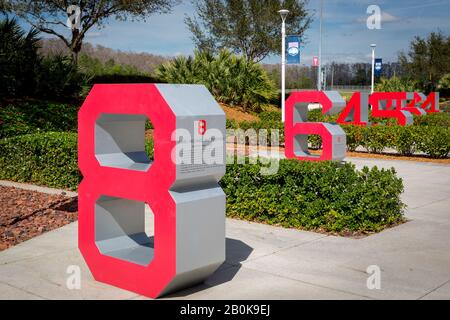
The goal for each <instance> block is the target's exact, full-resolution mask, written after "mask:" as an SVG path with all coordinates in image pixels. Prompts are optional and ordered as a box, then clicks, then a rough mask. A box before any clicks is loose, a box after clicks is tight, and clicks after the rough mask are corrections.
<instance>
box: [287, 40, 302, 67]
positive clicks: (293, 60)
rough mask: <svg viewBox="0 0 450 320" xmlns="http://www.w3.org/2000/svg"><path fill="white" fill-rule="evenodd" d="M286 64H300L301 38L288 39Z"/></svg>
mask: <svg viewBox="0 0 450 320" xmlns="http://www.w3.org/2000/svg"><path fill="white" fill-rule="evenodd" d="M286 62H287V64H299V63H300V37H299V36H287V37H286Z"/></svg>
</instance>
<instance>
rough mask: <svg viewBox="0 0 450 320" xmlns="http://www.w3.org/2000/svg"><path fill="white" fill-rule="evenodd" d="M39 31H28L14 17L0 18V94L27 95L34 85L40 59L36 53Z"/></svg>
mask: <svg viewBox="0 0 450 320" xmlns="http://www.w3.org/2000/svg"><path fill="white" fill-rule="evenodd" d="M38 34H39V32H38V31H37V30H36V29H34V28H32V29H31V30H30V31H29V32H28V33H25V31H24V30H23V29H22V28H21V27H20V25H19V24H18V23H17V21H16V19H9V18H6V19H4V20H1V21H0V79H1V80H0V94H1V95H2V96H15V95H18V94H20V95H27V94H30V93H32V91H33V89H34V81H35V76H34V75H35V73H36V68H37V65H38V61H39V56H38V53H37V50H38V46H39V45H38V43H39V40H40V38H39V37H38Z"/></svg>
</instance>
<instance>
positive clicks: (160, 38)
mask: <svg viewBox="0 0 450 320" xmlns="http://www.w3.org/2000/svg"><path fill="white" fill-rule="evenodd" d="M373 4H374V5H378V6H379V7H380V8H381V10H382V12H383V15H382V29H380V30H369V29H368V28H367V26H366V19H367V17H368V16H369V15H368V14H367V13H366V11H367V7H368V6H369V5H373ZM319 5H320V1H319V0H309V4H308V10H310V12H311V13H312V14H313V15H314V22H313V23H312V25H311V27H310V29H309V30H308V31H307V32H306V37H305V43H304V44H303V48H302V63H303V64H308V65H309V64H311V60H312V56H314V55H317V53H318V43H319V42H318V35H319V21H318V17H319ZM193 13H194V9H193V7H192V5H191V3H190V0H182V3H181V4H180V5H178V6H176V7H175V8H174V9H173V12H172V13H171V14H165V15H153V16H151V17H149V18H148V20H147V21H146V22H131V21H125V22H121V21H116V20H114V19H111V20H109V21H108V23H107V24H106V25H105V26H104V27H103V28H101V29H98V28H93V29H92V30H91V31H90V32H89V33H88V35H87V38H86V41H88V42H91V43H93V44H100V45H103V46H106V47H110V48H114V49H120V50H125V51H134V52H149V53H153V54H160V55H169V56H174V55H178V54H191V53H192V52H193V50H194V46H193V44H192V41H191V35H190V33H189V31H188V30H187V28H186V26H185V24H184V17H185V16H186V15H192V14H193ZM449 13H450V0H427V1H424V0H324V19H323V49H322V53H323V62H325V63H326V62H330V61H341V62H362V61H366V62H369V61H370V48H369V45H370V44H371V43H376V44H377V56H378V57H381V58H383V59H384V60H385V61H395V60H396V57H397V53H398V52H399V51H400V50H402V49H407V48H408V45H409V42H410V41H411V39H413V37H414V36H416V35H419V36H426V35H427V34H429V33H430V32H431V31H437V30H442V31H443V32H444V33H446V34H449V33H450V32H449V31H450V18H449ZM279 59H280V58H279V56H272V57H269V58H267V59H266V60H265V61H264V62H267V63H276V62H278V61H279Z"/></svg>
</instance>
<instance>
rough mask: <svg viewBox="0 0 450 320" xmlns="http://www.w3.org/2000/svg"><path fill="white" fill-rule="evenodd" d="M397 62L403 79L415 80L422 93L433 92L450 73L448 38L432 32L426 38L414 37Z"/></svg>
mask: <svg viewBox="0 0 450 320" xmlns="http://www.w3.org/2000/svg"><path fill="white" fill-rule="evenodd" d="M399 62H400V65H401V68H402V69H403V70H404V71H405V77H406V78H409V79H416V80H417V81H418V85H419V87H420V89H421V90H422V91H425V92H430V91H434V90H435V89H436V87H437V86H438V82H439V80H441V78H442V77H443V76H444V75H445V74H447V73H449V72H450V36H446V35H444V34H443V33H442V32H432V33H430V34H429V35H428V37H427V38H421V37H415V38H414V40H413V41H411V44H410V50H409V52H408V53H407V54H405V53H403V52H402V53H400V55H399Z"/></svg>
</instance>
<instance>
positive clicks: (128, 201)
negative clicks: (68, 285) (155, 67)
mask: <svg viewBox="0 0 450 320" xmlns="http://www.w3.org/2000/svg"><path fill="white" fill-rule="evenodd" d="M78 119H79V120H78V121H79V123H78V125H79V128H78V155H79V159H78V160H79V168H80V170H81V172H82V174H83V181H82V182H81V184H80V186H79V199H78V201H79V205H78V208H79V217H78V223H79V229H78V245H79V249H80V251H81V253H82V254H83V257H84V259H85V261H86V263H87V264H88V266H89V269H90V270H91V272H92V274H93V276H94V278H95V279H96V280H98V281H101V282H105V283H108V284H111V285H115V286H117V287H120V288H123V289H127V290H130V291H134V292H136V293H139V294H142V295H146V296H148V297H158V296H161V295H163V294H166V293H168V292H171V291H174V290H177V289H180V288H184V287H187V286H190V285H193V284H196V283H199V282H201V281H203V280H204V279H206V278H207V277H208V276H209V275H211V274H212V273H213V272H214V271H215V270H216V269H217V268H218V267H219V266H220V265H221V264H222V263H223V261H224V260H225V194H224V193H223V191H222V189H221V188H220V187H219V185H218V181H219V180H220V178H221V177H222V176H223V174H224V173H225V143H224V140H223V137H225V114H224V112H223V111H222V109H221V108H220V106H219V105H218V104H217V102H216V101H215V100H214V98H213V97H212V96H211V95H210V93H209V92H208V90H207V89H206V88H205V87H204V86H199V85H164V84H157V85H154V84H128V85H122V84H120V85H95V86H94V88H93V89H92V90H91V92H90V94H89V96H88V97H87V98H86V101H85V102H84V104H83V106H82V108H81V110H80V112H79V117H78ZM146 119H150V120H151V122H152V124H153V125H154V135H153V136H154V158H155V160H154V161H153V162H150V160H149V159H148V158H147V156H146V153H145V145H144V142H145V139H144V136H145V121H146ZM214 130H216V132H218V133H219V134H218V135H216V136H214V140H212V138H211V137H210V135H209V133H210V132H213V131H214ZM178 132H182V133H183V140H184V146H186V145H187V147H188V148H190V147H191V146H192V143H191V142H195V143H196V144H199V145H200V150H201V151H203V149H204V147H205V146H207V147H209V148H211V145H216V146H218V148H216V149H214V156H215V157H216V158H217V159H218V161H213V162H211V163H208V164H205V163H204V161H203V160H202V157H201V155H200V157H197V154H196V155H195V156H192V157H191V153H190V152H191V149H183V152H184V153H186V154H187V153H189V154H188V157H187V162H186V163H181V164H180V163H179V162H178V160H177V161H175V160H174V154H175V153H176V154H179V151H180V150H179V148H180V146H179V144H178V141H179V139H178ZM175 133H176V135H175ZM184 137H187V138H186V139H184ZM190 137H194V138H193V139H192V138H190ZM208 139H209V140H208ZM194 140H195V141H194ZM202 148H203V149H202ZM174 151H175V153H174ZM177 159H178V158H177ZM191 159H194V160H195V163H191V162H190V160H191ZM198 160H199V161H198ZM146 204H147V205H148V206H149V207H150V209H151V211H153V214H154V237H153V238H152V237H149V236H147V234H146V230H145V223H144V218H145V216H146V215H149V214H150V213H149V212H148V211H147V212H146V211H145V205H146Z"/></svg>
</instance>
